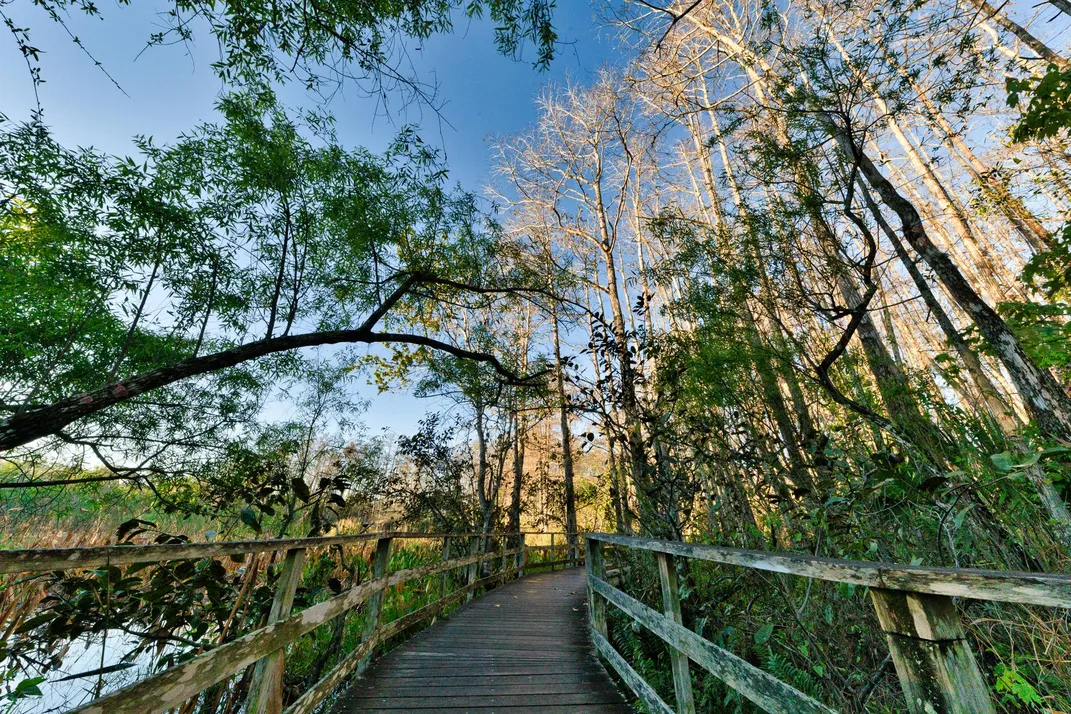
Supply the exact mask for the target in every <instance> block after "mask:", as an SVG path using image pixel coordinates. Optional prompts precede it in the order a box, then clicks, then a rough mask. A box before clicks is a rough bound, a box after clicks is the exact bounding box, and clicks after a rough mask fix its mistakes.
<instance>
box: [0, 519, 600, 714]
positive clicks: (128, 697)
mask: <svg viewBox="0 0 1071 714" xmlns="http://www.w3.org/2000/svg"><path fill="white" fill-rule="evenodd" d="M529 535H546V534H531V533H507V534H502V533H494V534H481V533H460V534H425V533H401V532H391V533H369V534H362V535H346V536H332V537H325V538H292V539H280V540H260V541H240V542H222V543H182V544H174V545H145V546H137V545H122V546H105V547H97V548H62V549H47V550H18V551H0V574H10V573H42V572H54V571H64V570H81V569H92V568H100V567H109V566H115V565H128V564H148V563H163V562H169V561H182V560H195V559H197V560H199V559H204V558H219V557H224V556H234V555H244V554H253V553H275V554H277V555H278V556H280V558H279V560H280V562H281V570H280V573H279V577H278V579H277V580H276V585H275V592H274V599H273V601H272V605H271V611H270V614H269V616H268V622H267V624H266V625H265V626H264V627H261V628H259V629H257V630H254V631H252V632H249V633H248V634H246V635H244V636H243V637H240V638H238V639H235V640H232V641H230V642H227V643H226V644H222V645H220V646H218V647H215V648H213V649H210V650H208V651H207V652H204V653H202V654H199V655H197V656H195V657H193V658H192V659H190V660H188V661H186V662H183V663H182V664H179V665H176V666H174V667H171V668H169V669H167V670H164V671H163V672H160V673H159V674H156V675H153V676H150V677H147V678H145V679H143V680H140V681H138V682H135V683H134V684H131V685H129V686H127V687H124V688H122V689H119V690H116V691H114V692H112V693H110V694H107V695H105V696H103V697H100V698H99V699H96V700H94V701H92V702H89V703H87V704H84V705H82V706H79V707H76V708H74V709H72V710H70V711H69V712H68V714H105V713H107V714H155V713H157V712H164V711H167V710H169V709H172V708H174V707H178V706H180V705H182V704H183V703H184V702H187V701H189V700H191V699H192V698H194V697H198V696H199V695H200V694H201V693H202V692H204V691H205V690H207V689H209V688H210V687H213V686H214V685H216V684H218V683H220V682H223V681H225V680H228V679H230V678H231V677H234V676H235V675H237V674H239V673H241V672H243V671H244V670H245V669H246V668H247V667H250V666H253V667H254V671H253V676H252V679H251V682H250V687H249V693H248V695H247V698H246V706H245V711H247V712H256V714H279V713H281V712H283V673H284V669H285V661H284V658H285V654H284V653H285V648H286V646H287V645H288V644H290V643H292V642H294V641H295V640H297V639H298V638H299V637H302V636H303V635H306V634H308V633H310V632H312V631H313V630H315V629H316V628H318V627H320V626H322V625H324V624H325V623H328V622H330V621H332V620H333V619H334V618H337V617H339V616H342V615H344V614H345V613H347V612H350V611H352V610H353V609H354V608H356V607H358V606H359V605H362V604H363V605H364V606H365V610H364V615H365V617H364V632H363V637H362V639H361V643H360V645H359V646H357V647H356V648H355V649H354V650H353V651H351V652H350V653H349V654H347V655H345V656H344V657H343V658H342V659H341V661H339V662H338V664H336V665H335V666H334V668H333V669H331V670H330V671H328V672H327V674H325V675H324V676H323V677H321V678H320V680H319V681H318V682H316V683H315V684H314V685H312V686H311V687H310V688H309V689H308V690H307V691H305V692H304V693H303V694H301V696H300V697H299V698H298V699H297V700H296V701H294V702H292V703H291V704H290V705H289V706H288V707H287V708H286V709H285V714H307V713H308V712H312V711H314V710H315V709H316V707H317V706H318V705H319V704H320V703H322V702H323V701H324V700H325V699H326V698H327V697H328V696H329V695H330V694H331V692H332V691H333V690H334V689H335V688H336V687H338V686H339V685H340V684H342V683H344V682H346V681H347V680H348V679H349V678H350V677H351V676H352V675H353V674H354V673H355V672H359V671H360V670H361V669H363V667H364V666H365V665H366V664H367V662H368V661H369V659H370V658H371V655H372V652H373V650H374V649H375V648H376V646H378V645H380V644H382V643H384V642H386V641H387V640H389V639H390V638H391V637H394V636H396V635H398V634H401V633H403V632H405V631H406V630H409V629H411V628H413V627H414V626H415V625H417V624H420V623H421V622H424V621H427V620H429V619H431V618H432V617H434V616H436V615H438V614H440V613H442V612H443V611H444V610H445V609H447V608H448V607H450V606H451V605H453V604H456V603H458V602H460V601H461V600H462V598H465V599H471V598H472V597H473V594H474V593H475V592H477V591H478V590H480V589H482V588H490V587H494V586H495V585H498V584H501V583H502V582H504V581H506V580H508V579H510V578H513V577H515V576H518V575H520V574H523V573H524V571H525V570H526V569H528V568H538V567H554V566H557V565H564V564H570V563H571V564H573V565H576V564H578V563H579V562H580V555H579V554H577V553H576V551H575V549H574V550H573V553H572V555H570V554H569V553H565V554H564V557H559V551H561V550H562V549H563V548H566V547H567V544H566V542H565V541H566V539H565V538H564V537H561V542H560V543H559V544H554V543H553V541H552V544H551V545H542V546H535V545H533V546H528V545H526V536H529ZM555 535H557V536H562V535H563V534H555ZM404 539H422V540H427V539H436V540H438V539H441V540H442V560H441V562H436V563H431V564H428V565H423V566H420V567H416V568H410V569H408V570H401V571H398V572H394V573H391V572H389V568H388V565H389V562H390V553H391V544H392V542H394V541H396V540H404ZM371 541H374V542H375V556H374V560H373V565H372V579H371V580H368V581H367V582H364V583H362V584H360V585H356V586H355V587H352V588H350V589H348V590H345V591H343V592H341V593H339V594H338V595H335V596H334V597H331V598H329V599H327V600H324V601H322V602H318V603H316V604H314V605H311V606H309V607H307V608H306V609H304V610H302V611H301V612H298V613H296V614H295V613H293V612H292V609H293V605H294V597H295V593H296V592H297V588H298V585H299V584H300V581H301V575H302V570H303V566H304V564H305V554H306V551H307V550H309V549H311V548H319V547H324V546H352V545H356V544H362V543H369V542H371ZM494 541H501V542H503V543H504V544H506V545H505V546H504V547H503V548H501V549H499V550H495V551H487V552H485V549H484V547H483V546H484V544H486V543H488V542H494ZM459 542H461V543H462V545H464V544H466V543H467V544H468V546H467V547H462V548H460V549H459V548H458V543H459ZM452 549H454V550H463V551H467V552H466V553H465V554H463V555H460V556H458V557H454V556H453V555H452V553H451V550H452ZM473 551H475V552H473ZM537 552H538V553H544V554H546V555H545V556H544V558H546V557H549V558H550V561H549V562H542V563H540V562H533V563H532V564H531V565H530V564H529V563H528V557H529V554H531V553H537ZM462 568H464V571H463V575H464V585H461V586H460V587H457V588H455V589H453V590H452V591H451V592H449V593H447V592H446V582H447V577H446V575H447V573H448V572H450V571H454V570H459V569H462ZM434 575H440V592H439V599H437V600H435V601H434V602H432V603H430V604H428V605H424V606H423V607H420V608H419V609H417V610H414V611H413V612H410V613H408V614H406V615H403V616H402V617H399V618H398V619H395V620H393V621H391V622H389V623H386V624H382V623H381V621H380V620H381V618H380V616H381V613H382V608H383V595H384V591H385V590H387V589H388V588H390V587H393V586H396V585H400V584H402V583H405V582H407V581H410V580H415V579H418V578H426V577H429V576H434Z"/></svg>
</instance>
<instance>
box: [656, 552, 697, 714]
mask: <svg viewBox="0 0 1071 714" xmlns="http://www.w3.org/2000/svg"><path fill="white" fill-rule="evenodd" d="M657 557H658V578H659V580H660V581H661V584H662V609H663V610H664V611H665V613H666V617H667V618H669V619H670V620H672V621H673V622H675V623H677V624H678V625H683V624H684V618H683V617H682V616H681V592H680V587H679V586H678V584H677V564H676V561H675V560H674V558H673V556H672V555H668V554H666V553H658V554H657ZM669 663H670V667H671V668H672V669H673V691H674V693H675V694H676V696H677V714H695V697H693V696H692V676H691V673H690V672H689V670H688V655H686V654H684V653H683V652H680V651H679V650H677V649H675V648H674V647H673V646H672V645H669Z"/></svg>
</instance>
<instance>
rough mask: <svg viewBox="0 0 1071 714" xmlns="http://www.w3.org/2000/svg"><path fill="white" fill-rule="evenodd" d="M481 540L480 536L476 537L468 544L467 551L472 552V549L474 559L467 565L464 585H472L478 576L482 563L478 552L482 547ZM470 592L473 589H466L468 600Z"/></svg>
mask: <svg viewBox="0 0 1071 714" xmlns="http://www.w3.org/2000/svg"><path fill="white" fill-rule="evenodd" d="M482 542H483V541H482V540H481V539H480V538H476V539H474V540H473V541H472V545H470V546H469V553H472V552H473V551H475V553H476V560H475V561H474V562H473V563H472V565H470V566H469V569H468V574H467V575H468V577H467V578H466V579H465V584H466V585H472V584H473V583H474V582H476V579H477V578H478V577H479V573H480V566H482V565H483V555H481V553H480V551H481V549H482V545H481V544H482ZM472 593H473V590H469V591H468V598H467V599H468V600H472Z"/></svg>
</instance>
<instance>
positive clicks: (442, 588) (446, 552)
mask: <svg viewBox="0 0 1071 714" xmlns="http://www.w3.org/2000/svg"><path fill="white" fill-rule="evenodd" d="M442 559H443V562H444V563H445V562H446V561H448V560H450V536H446V537H444V538H443V558H442ZM446 578H447V574H446V573H443V574H442V575H440V576H439V598H440V599H441V598H444V597H446Z"/></svg>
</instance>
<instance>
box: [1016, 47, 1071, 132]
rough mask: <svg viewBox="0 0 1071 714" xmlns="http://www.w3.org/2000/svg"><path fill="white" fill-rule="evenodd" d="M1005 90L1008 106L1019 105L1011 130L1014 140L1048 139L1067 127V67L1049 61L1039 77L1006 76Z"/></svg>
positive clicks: (1070, 74) (1070, 83)
mask: <svg viewBox="0 0 1071 714" xmlns="http://www.w3.org/2000/svg"><path fill="white" fill-rule="evenodd" d="M1007 90H1008V106H1009V107H1012V108H1013V109H1014V108H1016V107H1021V108H1022V113H1021V115H1020V116H1019V121H1018V122H1016V124H1015V126H1014V127H1013V128H1012V131H1011V135H1012V138H1013V139H1014V140H1015V141H1020V142H1023V141H1031V140H1044V139H1050V138H1053V137H1056V136H1059V135H1060V134H1063V133H1065V132H1066V131H1067V129H1068V128H1069V127H1071V70H1061V69H1060V68H1059V67H1057V66H1056V65H1054V64H1050V65H1049V66H1048V67H1047V68H1046V70H1045V74H1043V75H1042V76H1040V77H1037V76H1031V77H1027V78H1025V79H1018V78H1015V77H1009V78H1008V79H1007ZM1024 105H1025V106H1024Z"/></svg>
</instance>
